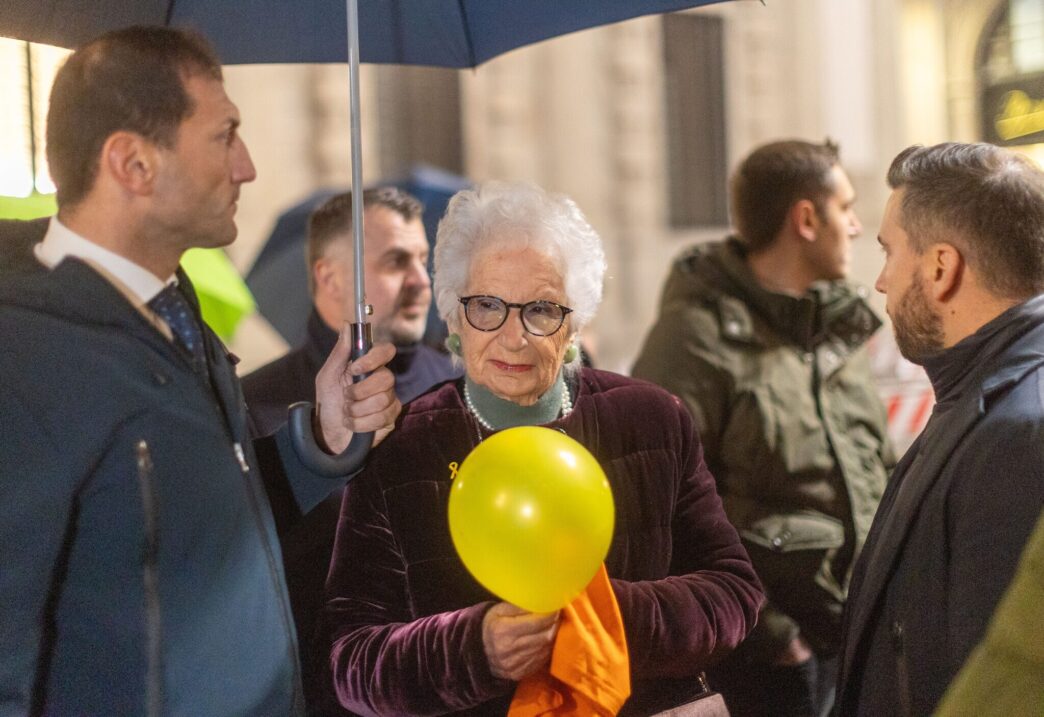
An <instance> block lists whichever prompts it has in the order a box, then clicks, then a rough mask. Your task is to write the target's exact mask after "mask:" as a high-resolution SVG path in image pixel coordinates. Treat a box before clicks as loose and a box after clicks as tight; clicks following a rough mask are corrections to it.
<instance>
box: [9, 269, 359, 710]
mask: <svg viewBox="0 0 1044 717" xmlns="http://www.w3.org/2000/svg"><path fill="white" fill-rule="evenodd" d="M13 263H14V264H19V265H20V266H21V267H22V269H24V271H15V272H13V273H9V274H6V275H5V276H2V277H0V336H3V341H0V384H2V387H3V388H2V390H0V471H2V474H0V555H2V565H0V713H2V714H5V715H7V714H27V713H28V714H48V715H130V714H145V713H149V714H164V715H166V714H171V715H174V714H178V715H231V714H244V715H245V714H259V715H260V714H267V715H286V714H292V713H295V712H298V711H300V709H301V707H302V696H301V691H300V685H299V677H298V664H297V655H296V641H295V634H294V628H293V623H292V621H291V618H290V610H289V605H288V600H287V594H286V587H285V584H284V578H283V570H282V567H281V565H280V561H279V547H278V542H277V538H276V531H275V523H274V520H273V512H272V510H273V507H275V509H277V510H281V511H284V512H286V513H288V514H294V513H297V512H299V511H303V510H306V509H307V508H309V507H310V506H311V505H314V504H315V503H316V502H318V500H320V499H321V498H322V497H323V496H325V495H326V494H328V493H329V492H330V490H331V489H333V488H335V487H338V486H339V485H341V484H343V480H341V481H332V480H329V479H325V478H322V477H320V476H317V475H315V474H312V473H309V472H308V471H307V470H306V469H305V468H304V466H302V465H301V464H300V463H299V462H298V461H297V459H296V455H295V454H294V453H293V449H292V448H291V446H290V444H289V441H288V438H287V436H286V434H285V431H282V432H279V433H277V434H275V435H273V436H270V437H268V438H265V439H261V440H258V441H256V442H255V441H252V440H251V436H250V434H249V432H248V429H247V422H246V414H245V411H244V403H243V398H242V394H241V392H240V389H239V381H238V380H237V379H236V376H235V370H234V368H233V362H232V361H231V360H230V358H229V356H228V354H227V352H226V351H225V350H224V348H223V346H222V345H221V343H220V341H219V340H218V339H217V337H216V336H214V335H213V334H212V333H211V332H209V331H208V332H207V333H206V341H205V343H206V346H207V358H208V363H209V372H210V377H209V381H208V379H207V378H205V377H203V376H201V375H200V374H199V373H197V372H195V371H194V370H193V369H192V367H191V365H190V364H189V362H188V360H187V359H186V358H185V357H184V356H183V355H182V354H181V353H180V351H179V349H178V348H177V347H176V346H175V345H174V344H173V343H171V342H170V341H168V340H167V339H166V338H165V337H164V336H163V334H162V333H160V331H159V330H157V328H156V327H155V326H154V325H153V324H151V323H150V322H149V321H148V320H147V319H146V318H145V316H144V315H143V314H141V313H140V312H139V311H138V310H136V309H135V308H134V307H133V306H132V305H131V304H130V302H129V301H127V299H126V298H125V297H124V295H123V294H121V293H120V292H119V291H118V290H117V289H116V288H115V287H114V286H113V285H112V284H110V283H109V282H108V281H106V280H105V279H104V278H102V276H101V275H99V274H98V273H96V272H95V271H94V270H93V269H91V268H90V267H88V266H87V265H86V264H85V263H83V262H81V261H78V260H76V259H66V260H65V261H63V262H62V263H61V264H59V265H58V266H57V267H56V268H55V269H54V270H53V271H47V270H45V269H43V267H42V266H40V265H38V264H35V262H33V261H32V260H31V259H27V260H26V261H22V262H13ZM179 274H180V273H179ZM180 278H181V281H182V283H183V288H184V292H185V294H186V297H187V298H189V299H190V301H191V300H192V298H193V297H192V295H191V289H190V288H189V287H188V280H187V278H186V277H184V276H183V275H181V276H180ZM194 310H196V311H197V316H198V307H194ZM266 483H267V484H269V485H270V486H271V487H272V488H273V495H278V496H280V497H281V498H282V499H279V500H276V505H275V506H272V504H271V503H270V501H269V499H268V498H267V497H266V491H265V484H266Z"/></svg>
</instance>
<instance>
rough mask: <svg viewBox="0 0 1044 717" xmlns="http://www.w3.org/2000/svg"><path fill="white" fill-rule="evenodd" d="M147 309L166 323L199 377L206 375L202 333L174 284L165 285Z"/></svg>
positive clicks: (186, 302) (190, 309)
mask: <svg viewBox="0 0 1044 717" xmlns="http://www.w3.org/2000/svg"><path fill="white" fill-rule="evenodd" d="M149 308H150V309H152V310H153V311H155V312H156V314H158V315H159V317H160V318H161V319H163V320H164V321H166V322H167V326H169V327H170V330H171V332H172V333H173V334H174V338H175V339H176V342H177V343H178V345H179V346H181V348H182V349H184V351H185V352H186V353H187V354H188V357H189V360H190V361H191V362H192V368H194V369H195V370H196V371H197V372H198V373H199V374H200V375H203V376H206V375H207V358H206V351H205V349H204V346H203V331H202V330H201V329H200V328H199V323H197V322H196V317H195V316H193V315H192V307H190V306H189V303H188V301H187V300H186V299H185V297H184V296H183V295H182V294H181V292H180V291H178V287H177V286H175V285H174V284H167V286H165V287H164V288H163V291H161V292H160V293H158V294H156V296H154V297H153V298H152V300H151V301H149Z"/></svg>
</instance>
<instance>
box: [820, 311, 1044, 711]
mask: <svg viewBox="0 0 1044 717" xmlns="http://www.w3.org/2000/svg"><path fill="white" fill-rule="evenodd" d="M925 368H926V369H927V371H928V373H929V376H930V378H931V379H932V383H933V385H934V386H935V389H936V394H937V400H938V403H937V404H936V406H935V409H934V411H933V414H932V417H931V419H930V420H929V423H928V426H927V427H926V428H925V431H924V432H923V433H922V434H921V436H920V437H919V438H918V439H917V441H915V442H914V444H913V446H911V448H910V449H909V451H908V452H907V454H906V455H905V456H904V457H903V459H902V461H900V463H899V465H898V466H897V467H896V471H895V474H894V476H893V478H892V480H891V482H890V483H889V487H888V489H887V491H886V492H885V496H884V498H883V499H882V503H881V507H880V509H879V511H878V514H877V517H876V518H875V520H874V525H873V527H872V528H871V531H870V536H869V538H868V540H867V544H866V547H865V548H864V550H863V554H862V557H861V558H860V560H859V563H858V565H857V567H856V572H855V576H854V578H853V583H852V589H851V592H850V600H849V605H848V609H847V611H846V619H845V634H844V648H843V662H842V666H841V674H840V678H839V680H840V681H839V687H838V694H837V707H836V712H837V714H839V715H866V716H867V717H888V715H927V714H930V713H931V712H932V711H933V710H934V708H935V707H936V705H937V704H938V702H939V700H940V698H941V697H942V695H943V693H944V692H945V690H946V687H947V685H949V683H950V682H951V680H952V679H953V677H954V676H955V675H956V674H957V671H958V670H959V669H960V667H961V665H962V664H963V663H964V661H965V659H966V658H967V657H968V654H969V653H970V652H971V650H972V648H973V647H975V645H976V644H977V643H978V642H979V640H981V639H982V637H983V634H984V633H985V630H986V626H987V624H988V622H989V619H990V616H991V615H992V614H993V610H994V607H995V606H996V604H997V602H998V600H999V599H1000V597H1001V595H1002V594H1003V592H1004V590H1005V588H1006V587H1007V586H1008V584H1009V583H1010V582H1011V579H1012V575H1013V574H1014V571H1015V567H1016V564H1017V562H1018V558H1019V555H1020V554H1021V552H1022V548H1023V545H1024V544H1025V543H1026V541H1027V539H1028V538H1029V535H1030V533H1031V532H1032V530H1033V526H1034V524H1035V523H1036V520H1037V517H1038V516H1039V515H1040V512H1041V509H1042V506H1044V296H1039V297H1036V298H1034V299H1031V300H1030V301H1028V302H1026V303H1024V304H1021V305H1019V306H1016V307H1014V308H1012V309H1010V310H1009V311H1008V312H1006V313H1005V314H1003V315H1001V316H1000V317H998V318H997V319H995V320H994V321H992V322H990V323H989V324H987V325H986V326H984V327H983V328H981V329H980V330H979V331H978V332H977V333H976V334H975V335H973V336H971V337H968V338H966V339H965V340H964V341H962V342H960V343H958V344H957V345H956V346H954V347H953V348H951V349H948V350H947V351H946V352H944V353H943V354H941V355H940V356H938V357H936V358H934V359H932V360H930V361H929V362H927V363H926V365H925ZM1027 628H1028V629H1029V628H1031V626H1027Z"/></svg>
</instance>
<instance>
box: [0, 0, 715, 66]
mask: <svg viewBox="0 0 1044 717" xmlns="http://www.w3.org/2000/svg"><path fill="white" fill-rule="evenodd" d="M716 1H717V0H359V28H360V32H359V39H360V44H359V55H360V58H361V60H362V61H363V62H381V63H391V64H405V65H433V66H438V67H474V66H476V65H479V64H481V63H483V62H485V61H487V60H489V59H491V58H493V57H496V56H497V55H500V54H502V53H504V52H507V51H508V50H513V49H515V48H517V47H522V46H523V45H529V44H532V43H534V42H539V41H540V40H546V39H548V38H551V37H556V36H558V35H564V34H566V33H569V32H574V31H576V30H583V29H585V28H589V27H595V26H598V25H605V24H608V23H612V22H617V21H620V20H626V19H628V18H632V17H638V16H640V15H650V14H653V13H664V12H672V11H674V10H681V9H684V8H690V7H696V6H699V5H707V4H710V3H712V2H716ZM347 22H348V20H347V14H346V5H345V1H344V0H3V2H2V3H0V35H3V36H5V37H16V38H18V39H21V40H31V41H33V42H45V43H47V44H50V45H60V46H62V47H75V46H77V45H79V44H81V43H83V42H86V41H87V40H89V39H91V38H93V37H95V36H97V35H100V34H101V33H102V32H105V31H106V30H111V29H113V28H116V27H123V26H126V25H132V24H147V25H164V24H167V25H191V26H194V27H196V28H198V29H200V30H202V31H203V32H204V33H205V34H206V35H207V37H208V38H210V39H211V40H212V41H213V43H214V45H215V46H216V47H217V49H218V53H219V55H220V56H221V59H222V60H223V61H224V62H226V63H230V64H243V63H255V62H345V61H347V59H348V40H347V37H346V34H345V27H346V26H347Z"/></svg>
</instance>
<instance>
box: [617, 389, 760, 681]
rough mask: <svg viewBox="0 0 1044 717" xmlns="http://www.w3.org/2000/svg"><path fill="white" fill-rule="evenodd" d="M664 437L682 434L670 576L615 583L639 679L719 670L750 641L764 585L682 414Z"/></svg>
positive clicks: (668, 426) (666, 427) (667, 427)
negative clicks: (717, 666) (731, 653)
mask: <svg viewBox="0 0 1044 717" xmlns="http://www.w3.org/2000/svg"><path fill="white" fill-rule="evenodd" d="M664 430H677V431H679V439H678V440H679V441H680V443H679V446H678V449H677V461H676V466H677V471H678V475H677V485H678V489H677V498H676V501H675V505H674V509H673V510H674V512H673V515H672V516H671V517H670V525H671V565H670V571H669V572H670V574H669V575H668V576H667V577H664V578H663V579H660V580H645V581H639V582H629V581H626V580H614V581H613V589H614V591H615V592H616V597H617V600H618V601H619V603H620V610H621V613H622V615H623V620H624V627H625V630H626V634H627V645H628V650H629V652H630V656H631V674H632V677H634V678H649V677H684V676H687V675H691V674H693V673H694V672H695V671H699V670H702V669H704V668H705V667H707V666H708V665H709V664H711V663H713V662H716V661H717V660H718V659H720V658H721V657H722V656H724V655H725V654H726V653H727V652H729V651H731V650H732V649H734V648H735V647H736V646H737V645H739V643H740V642H741V641H742V640H743V639H744V637H746V635H747V633H748V632H750V630H751V629H752V628H753V627H754V624H755V623H756V621H757V615H758V610H759V608H760V607H761V605H762V602H763V600H764V593H763V590H762V587H761V583H760V581H759V580H758V577H757V575H756V574H755V573H754V568H753V566H752V565H751V563H750V558H749V557H748V556H747V551H746V549H745V548H744V547H743V545H742V544H741V543H740V539H739V535H738V534H737V533H736V530H735V528H733V527H732V525H731V524H730V523H729V521H728V518H727V517H726V516H725V511H724V509H723V508H722V505H721V499H720V498H719V497H718V493H717V490H716V488H715V483H714V478H713V476H712V475H711V474H710V471H709V470H708V469H707V466H706V464H705V463H704V461H703V451H702V449H701V448H700V444H699V440H698V438H697V437H696V433H695V430H694V427H693V424H692V419H691V418H690V417H689V415H688V413H687V412H686V411H685V410H684V409H682V408H681V407H680V406H679V407H678V409H677V413H676V419H675V420H674V421H670V422H667V423H666V424H665V425H664Z"/></svg>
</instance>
